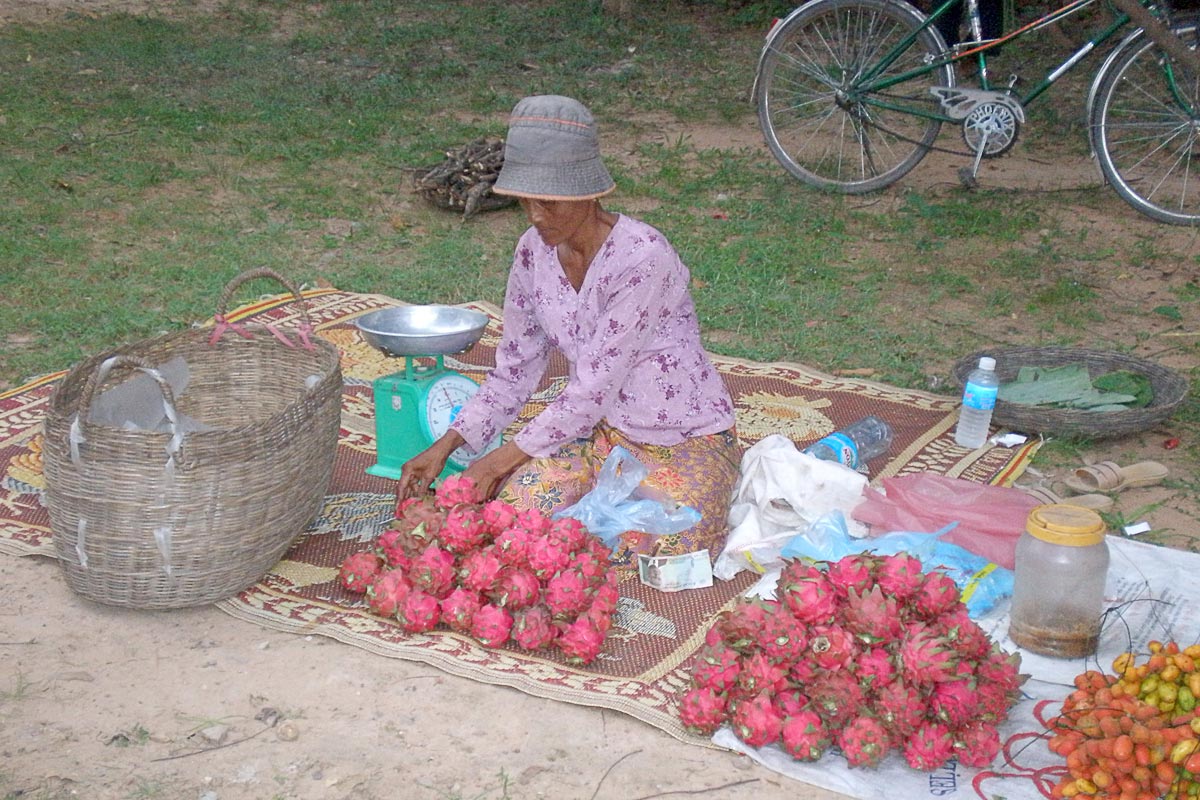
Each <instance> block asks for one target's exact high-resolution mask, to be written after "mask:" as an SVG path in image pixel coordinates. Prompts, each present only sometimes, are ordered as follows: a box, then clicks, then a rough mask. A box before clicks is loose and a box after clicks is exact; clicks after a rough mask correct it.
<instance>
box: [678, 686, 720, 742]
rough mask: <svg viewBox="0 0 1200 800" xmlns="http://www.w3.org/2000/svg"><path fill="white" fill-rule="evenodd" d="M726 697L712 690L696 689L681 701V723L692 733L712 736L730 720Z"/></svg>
mask: <svg viewBox="0 0 1200 800" xmlns="http://www.w3.org/2000/svg"><path fill="white" fill-rule="evenodd" d="M726 705H727V701H726V699H725V697H723V696H722V695H720V694H718V693H716V692H714V691H713V690H712V689H706V688H703V687H695V688H693V689H689V690H688V691H687V692H685V693H684V695H683V697H681V698H680V699H679V721H680V722H682V723H683V726H684V727H685V728H687V729H688V730H689V731H691V732H692V733H696V734H699V735H701V736H711V735H712V734H713V732H715V731H716V730H717V728H719V727H721V725H723V724H724V723H725V720H727V719H728V718H729V712H728V710H727V708H726Z"/></svg>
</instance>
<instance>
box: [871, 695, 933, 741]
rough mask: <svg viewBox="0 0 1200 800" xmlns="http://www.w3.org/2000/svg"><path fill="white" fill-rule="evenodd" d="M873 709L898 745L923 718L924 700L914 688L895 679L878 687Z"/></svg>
mask: <svg viewBox="0 0 1200 800" xmlns="http://www.w3.org/2000/svg"><path fill="white" fill-rule="evenodd" d="M873 710H874V711H875V713H876V715H877V716H878V717H879V718H880V720H882V721H883V723H884V725H886V726H887V728H888V730H890V731H891V733H892V736H893V741H894V742H895V743H896V744H897V745H900V744H903V742H904V740H905V739H906V738H907V737H908V736H909V735H911V734H912V732H913V731H915V730H916V729H917V726H918V725H920V724H921V723H922V722H923V721H924V720H925V711H926V702H925V697H924V695H922V694H921V693H920V692H919V691H918V690H917V689H916V688H914V687H912V686H909V685H907V684H906V683H904V681H902V680H898V679H897V680H894V681H892V682H891V683H888V684H886V685H885V686H883V687H881V688H880V689H879V691H878V693H877V694H876V699H875V704H874V708H873Z"/></svg>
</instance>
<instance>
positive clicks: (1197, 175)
mask: <svg viewBox="0 0 1200 800" xmlns="http://www.w3.org/2000/svg"><path fill="white" fill-rule="evenodd" d="M1197 25H1198V18H1196V17H1192V18H1189V19H1188V20H1187V21H1184V22H1181V23H1180V24H1177V25H1175V26H1173V30H1174V31H1175V32H1176V34H1178V35H1179V36H1180V37H1181V38H1182V39H1183V40H1184V41H1185V42H1188V43H1189V45H1190V46H1191V47H1192V48H1193V49H1195V47H1196V42H1197V33H1198V32H1197ZM1122 47H1123V49H1124V50H1125V52H1124V53H1116V54H1114V56H1113V57H1112V58H1110V59H1109V61H1108V62H1107V64H1106V66H1105V69H1104V71H1103V72H1102V74H1100V75H1098V76H1097V77H1096V84H1097V86H1098V87H1099V88H1098V89H1097V90H1096V92H1095V94H1094V98H1093V102H1092V108H1091V109H1090V111H1089V117H1090V122H1091V134H1092V144H1093V148H1094V149H1095V151H1096V157H1097V158H1098V159H1099V160H1100V169H1101V170H1102V171H1103V173H1104V177H1105V178H1106V179H1107V180H1108V182H1109V183H1111V184H1112V186H1113V188H1114V189H1116V190H1117V194H1119V195H1120V196H1121V197H1122V198H1123V199H1124V200H1125V201H1126V202H1128V203H1129V204H1130V205H1132V206H1133V207H1134V208H1136V209H1137V210H1138V211H1140V212H1142V213H1143V214H1145V215H1146V216H1148V217H1150V218H1151V219H1154V220H1157V221H1159V222H1167V223H1170V224H1173V225H1200V75H1198V74H1196V73H1195V72H1194V71H1191V70H1188V69H1186V68H1184V67H1183V66H1182V65H1180V64H1177V63H1175V62H1168V61H1167V59H1166V57H1165V55H1164V54H1163V51H1162V48H1160V47H1159V46H1158V45H1157V44H1155V42H1154V41H1153V40H1152V39H1150V37H1148V36H1146V35H1145V34H1144V33H1143V34H1141V35H1137V36H1131V37H1130V38H1129V39H1128V40H1127V41H1126V42H1125V43H1124V44H1123V45H1122ZM1168 67H1169V69H1168Z"/></svg>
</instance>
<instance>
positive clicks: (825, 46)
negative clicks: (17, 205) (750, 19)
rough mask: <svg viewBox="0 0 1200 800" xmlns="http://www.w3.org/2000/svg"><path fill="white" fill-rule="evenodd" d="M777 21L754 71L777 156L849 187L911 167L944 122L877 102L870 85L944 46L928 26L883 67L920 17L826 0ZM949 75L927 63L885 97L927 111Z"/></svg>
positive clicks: (827, 183) (795, 168)
mask: <svg viewBox="0 0 1200 800" xmlns="http://www.w3.org/2000/svg"><path fill="white" fill-rule="evenodd" d="M783 24H784V25H785V27H784V28H783V29H781V30H780V31H778V32H777V34H776V35H775V36H774V37H773V39H772V45H771V48H770V50H769V51H768V52H767V53H766V54H764V60H763V71H762V74H761V75H760V81H761V85H760V96H759V120H760V122H761V124H762V126H763V132H764V134H765V136H766V138H767V144H768V145H769V146H770V148H771V151H772V153H773V154H774V155H775V156H776V158H778V159H779V160H780V162H781V163H782V164H783V165H784V166H785V167H786V168H787V169H788V171H789V172H791V173H792V174H793V175H795V176H796V177H798V178H800V179H801V180H804V181H807V182H809V183H812V184H814V185H817V186H822V187H826V188H835V189H840V190H842V191H849V192H865V191H872V190H874V189H878V188H880V187H882V186H886V185H887V184H889V183H891V182H893V181H895V180H896V179H897V178H899V177H900V176H901V175H903V174H904V173H906V172H908V170H910V169H912V167H913V166H915V165H916V163H917V162H919V161H920V159H921V158H922V157H923V156H924V154H925V152H927V151H928V148H929V146H930V145H931V144H932V143H933V140H934V139H935V138H936V136H937V130H938V128H939V127H940V122H938V121H937V120H931V119H927V118H923V117H918V116H915V115H912V114H910V113H907V112H904V111H898V110H896V109H894V108H885V107H883V106H880V105H877V104H875V103H873V102H872V99H871V96H872V94H873V92H872V91H871V90H869V89H868V88H866V87H867V86H868V85H869V84H872V83H875V82H876V81H877V80H880V79H886V78H888V77H890V76H892V75H898V74H908V73H909V72H912V71H916V72H918V73H919V66H920V65H922V63H924V62H923V59H925V58H927V57H929V56H930V55H932V54H936V53H938V52H940V47H939V45H938V42H937V38H936V36H935V35H934V34H932V33H930V32H929V31H924V32H922V33H920V34H919V35H917V37H916V41H915V42H914V43H913V44H912V45H911V46H910V48H909V50H908V51H907V52H905V53H902V54H900V55H899V57H897V58H896V59H895V62H894V63H891V64H889V65H888V66H887V67H886V68H882V67H881V66H879V65H880V64H881V60H882V59H883V58H884V57H886V56H887V55H888V54H889V53H892V52H893V51H894V50H895V48H896V47H897V46H898V45H899V43H900V42H902V41H904V39H905V38H906V37H908V36H909V35H910V34H913V32H914V31H916V30H917V29H918V28H919V26H920V17H919V16H917V15H916V14H915V12H913V11H912V10H911V8H909V7H907V6H902V5H899V4H894V3H892V2H889V1H887V0H823V1H822V2H818V3H813V4H810V5H809V6H805V10H803V11H801V12H800V13H799V14H797V15H795V16H793V17H790V18H788V20H786V21H785V22H784V23H783ZM949 74H950V73H949V70H948V69H945V68H942V67H939V68H936V69H931V70H930V71H929V72H928V73H927V74H925V75H923V76H919V75H918V76H916V77H914V78H913V79H912V80H911V81H908V82H906V84H901V85H897V86H896V87H894V88H893V91H892V92H889V94H888V95H881V97H883V96H887V97H892V98H893V102H894V101H895V98H908V99H905V100H901V101H900V102H903V103H905V104H908V105H912V106H913V107H914V108H915V107H918V106H925V107H931V106H932V102H933V101H932V97H931V96H930V95H929V92H928V90H929V87H931V86H935V85H944V84H945V83H946V82H948V80H949ZM867 75H871V76H872V78H871V79H870V80H869V81H868V80H867V79H866V78H865V76H867ZM895 90H899V91H895Z"/></svg>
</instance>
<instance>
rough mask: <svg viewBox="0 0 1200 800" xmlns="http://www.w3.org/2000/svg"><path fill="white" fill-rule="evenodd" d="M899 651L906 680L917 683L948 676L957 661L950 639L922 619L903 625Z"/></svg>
mask: <svg viewBox="0 0 1200 800" xmlns="http://www.w3.org/2000/svg"><path fill="white" fill-rule="evenodd" d="M899 655H900V666H901V668H902V670H903V677H904V680H905V682H907V683H912V684H916V685H917V686H927V685H929V684H932V683H937V682H938V681H945V680H950V679H951V678H953V677H954V670H955V667H956V666H957V664H958V661H957V659H956V658H955V656H954V650H953V648H952V647H951V646H950V642H949V641H948V640H947V639H946V638H945V637H944V636H939V635H938V633H937V631H936V630H934V629H933V628H931V627H929V626H928V625H926V624H924V623H921V622H913V623H909V625H908V626H907V627H906V629H905V634H904V639H903V640H902V641H901V642H900V649H899Z"/></svg>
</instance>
